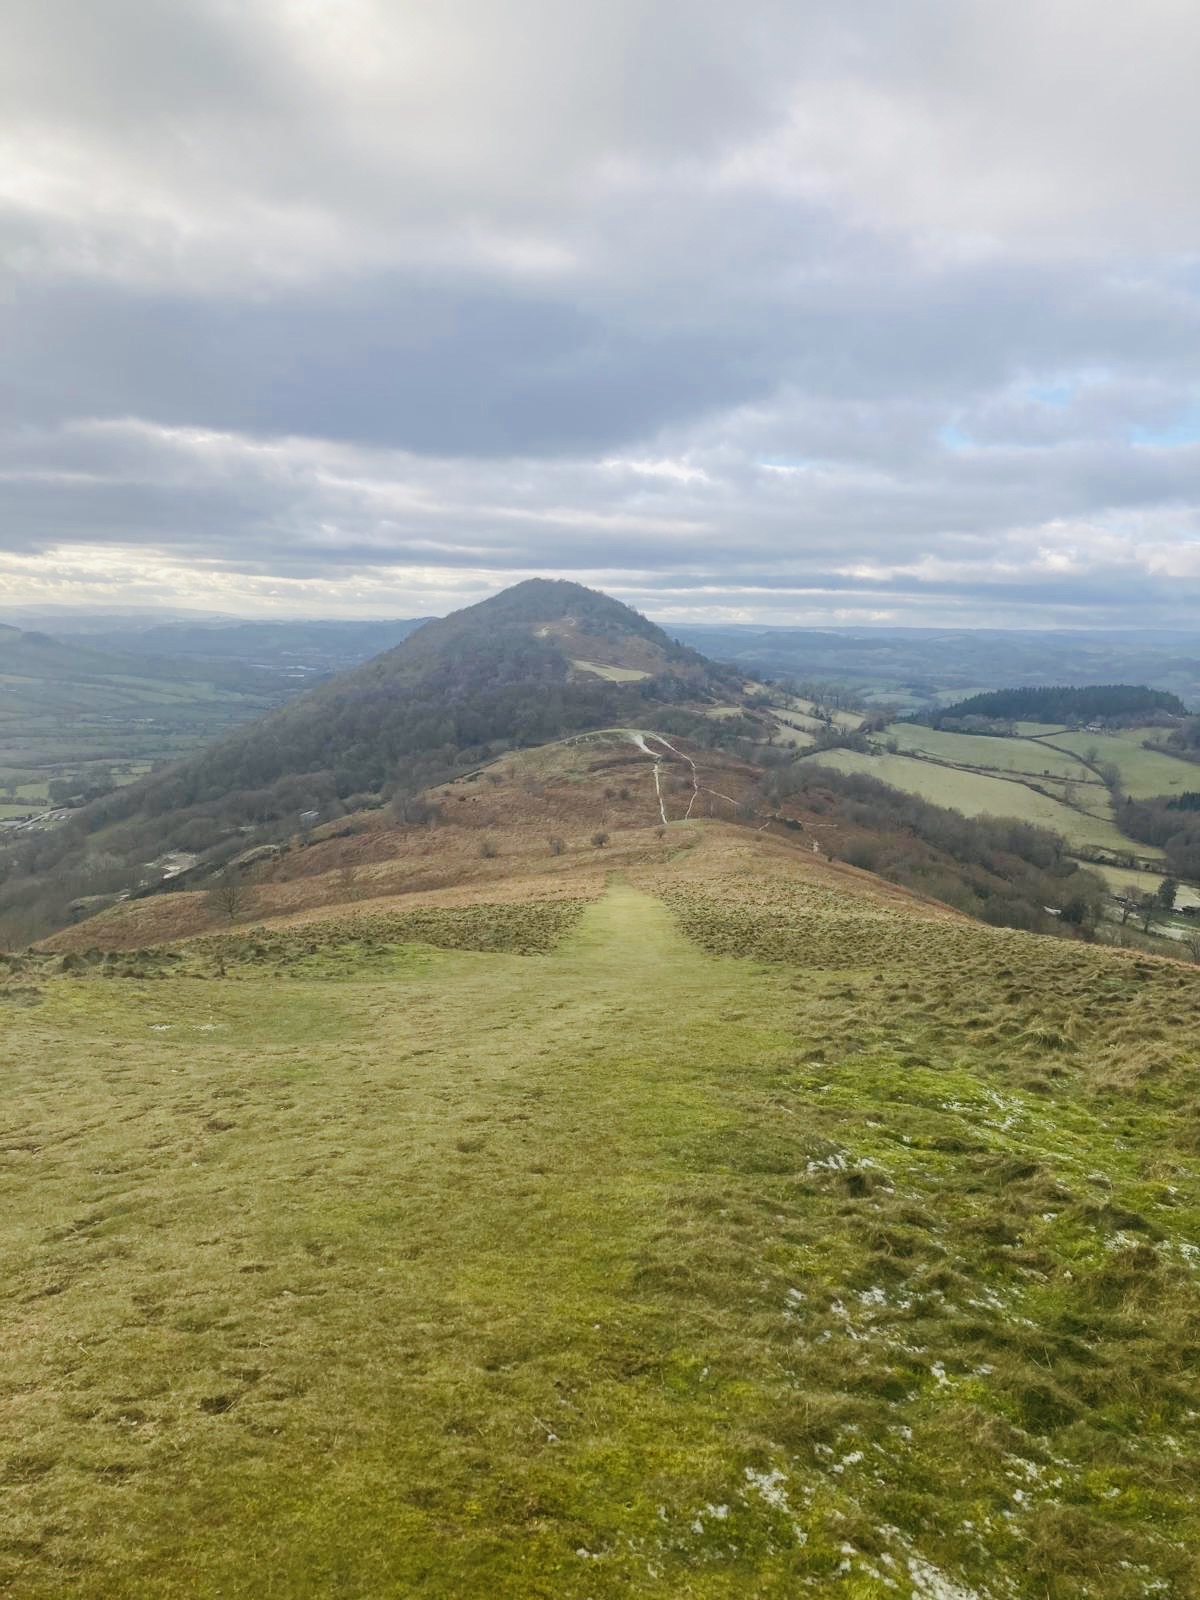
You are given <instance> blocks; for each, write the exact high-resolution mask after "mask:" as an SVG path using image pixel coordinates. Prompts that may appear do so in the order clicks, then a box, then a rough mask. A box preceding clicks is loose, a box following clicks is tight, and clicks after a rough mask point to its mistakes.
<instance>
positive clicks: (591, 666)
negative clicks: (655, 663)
mask: <svg viewBox="0 0 1200 1600" xmlns="http://www.w3.org/2000/svg"><path fill="white" fill-rule="evenodd" d="M571 665H572V666H573V667H577V668H579V670H580V671H581V672H590V673H593V674H594V675H595V676H596V677H597V678H607V680H608V681H609V683H639V682H641V680H642V679H643V678H648V677H649V676H650V674H649V673H648V672H640V671H639V670H638V669H637V668H636V667H608V666H605V665H604V664H603V663H602V662H599V661H572V662H571Z"/></svg>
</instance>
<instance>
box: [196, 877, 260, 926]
mask: <svg viewBox="0 0 1200 1600" xmlns="http://www.w3.org/2000/svg"><path fill="white" fill-rule="evenodd" d="M207 901H208V909H209V910H210V911H211V912H213V913H214V915H216V916H219V917H224V918H225V919H226V920H227V921H228V922H236V921H237V919H238V918H239V917H240V916H241V915H242V914H243V913H244V912H246V911H248V910H249V909H250V906H251V903H252V901H253V886H252V885H251V884H250V883H248V882H247V880H246V879H245V878H244V877H243V876H242V874H241V873H240V872H239V871H238V870H237V868H236V867H226V868H225V870H224V871H223V872H222V873H221V875H220V877H218V878H217V879H216V880H215V881H214V883H213V884H212V885H211V887H210V888H209V891H208V895H207Z"/></svg>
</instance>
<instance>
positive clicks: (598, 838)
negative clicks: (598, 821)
mask: <svg viewBox="0 0 1200 1600" xmlns="http://www.w3.org/2000/svg"><path fill="white" fill-rule="evenodd" d="M592 843H593V844H594V845H595V847H596V849H597V850H603V849H604V846H605V845H606V844H607V843H608V834H607V833H605V831H604V829H603V828H598V829H597V830H596V832H595V833H594V834H593V835H592Z"/></svg>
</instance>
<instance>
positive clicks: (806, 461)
mask: <svg viewBox="0 0 1200 1600" xmlns="http://www.w3.org/2000/svg"><path fill="white" fill-rule="evenodd" d="M1197 60H1200V7H1198V6H1197V5H1196V4H1195V0H1141V3H1140V4H1138V5H1136V6H1134V5H1132V4H1130V3H1129V0H1123V3H1119V4H1118V3H1116V0H907V3H906V4H905V5H903V6H897V5H896V4H895V3H894V0H887V3H882V0H859V3H857V4H855V5H849V6H848V5H846V4H844V3H842V4H834V3H828V4H812V3H809V0H740V3H739V4H737V5H730V4H728V3H727V0H570V3H564V0H503V3H501V0H438V3H437V4H436V5H430V4H428V3H427V0H421V3H415V0H254V4H252V5H246V4H245V3H244V0H104V3H103V4H97V3H96V0H6V4H5V5H4V7H3V8H2V9H0V352H2V358H0V615H3V613H4V610H5V608H6V607H10V608H11V607H17V606H43V605H89V606H105V607H112V606H153V605H169V606H172V607H194V608H197V609H202V610H209V611H221V612H228V613H233V614H238V615H260V616H301V615H308V616H372V617H378V616H413V615H429V614H433V613H441V612H444V611H447V610H450V609H452V608H454V607H456V606H458V605H463V604H468V603H470V602H472V601H474V600H478V599H481V598H483V597H484V596H486V595H487V594H490V593H494V592H495V591H496V590H498V589H500V588H502V587H504V586H506V585H507V584H509V583H512V582H515V581H519V580H520V579H521V578H524V577H528V576H532V575H548V576H561V577H568V578H574V579H577V580H579V581H580V582H584V583H588V584H591V585H593V586H595V587H598V588H602V589H605V590H606V591H608V592H609V593H611V594H614V595H616V596H618V597H619V598H621V599H623V600H626V601H628V602H629V603H631V604H634V605H636V606H638V607H639V609H641V610H643V611H645V612H647V613H648V614H649V615H651V616H654V617H655V618H657V619H659V620H663V621H666V622H670V621H677V622H687V621H691V622H697V621H745V622H765V623H793V624H818V625H829V624H835V623H841V624H844V625H850V624H890V625H903V624H913V625H922V626H925V625H933V626H941V625H955V626H969V625H977V626H986V627H1135V626H1136V627H1157V626H1164V627H1165V626H1171V627H1185V628H1186V627H1190V626H1192V625H1194V623H1195V619H1196V618H1197V617H1198V616H1200V605H1198V602H1200V95H1198V94H1197V93H1196V89H1195V64H1196V62H1197Z"/></svg>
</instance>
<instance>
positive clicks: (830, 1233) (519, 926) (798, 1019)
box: [0, 743, 1200, 1600]
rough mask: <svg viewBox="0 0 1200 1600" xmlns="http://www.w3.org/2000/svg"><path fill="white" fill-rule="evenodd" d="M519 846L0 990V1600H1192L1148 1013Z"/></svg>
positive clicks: (967, 932)
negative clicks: (410, 884)
mask: <svg viewBox="0 0 1200 1600" xmlns="http://www.w3.org/2000/svg"><path fill="white" fill-rule="evenodd" d="M617 753H618V752H617V751H616V749H615V747H614V748H612V749H610V750H608V751H607V754H606V751H605V747H604V745H603V743H601V744H600V745H598V746H597V748H596V750H595V751H594V754H595V756H596V758H597V759H598V760H601V759H607V756H611V755H616V754H617ZM539 759H540V760H541V761H542V762H543V768H542V770H541V772H540V774H539V773H534V774H532V775H530V774H526V773H520V774H517V775H516V776H515V780H514V781H512V782H509V783H505V782H503V781H502V782H501V783H498V784H494V785H493V784H490V783H489V781H488V778H487V776H486V774H485V775H481V776H480V777H478V778H476V779H475V780H474V781H473V782H463V783H460V784H459V785H457V786H453V785H452V786H451V790H453V789H454V788H455V787H457V788H458V789H459V790H460V791H461V792H463V793H464V798H463V799H462V800H461V801H460V800H458V799H456V798H455V799H450V800H448V801H447V804H448V805H450V806H453V807H455V808H456V809H458V810H463V811H465V810H468V809H470V808H471V807H472V806H475V807H481V806H485V805H488V804H491V801H490V800H489V799H487V798H485V797H486V795H487V792H488V790H489V789H490V790H493V791H494V792H495V793H496V794H497V795H503V796H504V801H503V804H504V806H506V807H507V806H511V807H513V808H516V810H520V808H522V807H525V808H528V815H529V816H531V817H532V815H533V812H534V808H535V806H544V805H548V804H552V805H555V806H560V807H562V808H563V815H564V817H567V816H569V817H573V818H577V819H578V820H577V823H576V825H577V826H579V825H583V824H584V817H585V803H584V802H583V801H580V803H579V809H578V810H571V809H570V806H571V795H570V790H571V786H572V785H575V786H576V787H579V786H580V785H581V783H582V779H581V778H580V776H579V775H578V773H577V772H576V770H575V769H573V768H571V767H570V766H569V764H563V765H556V762H559V760H560V758H559V757H556V756H555V755H554V754H553V752H545V753H541V752H539ZM736 775H737V769H736V767H735V766H734V765H732V764H731V765H730V766H729V767H728V768H727V769H726V771H725V772H724V773H723V774H722V775H721V777H720V778H718V775H717V772H716V769H715V768H714V769H712V770H711V771H708V770H705V771H704V772H703V773H702V778H704V779H707V780H710V781H709V782H700V780H697V784H698V787H697V789H693V790H691V795H692V797H694V796H695V794H696V793H698V792H700V790H702V789H706V788H709V787H711V788H712V789H713V790H714V791H715V790H716V789H717V788H718V787H719V788H722V789H724V788H725V787H726V785H727V783H732V782H736ZM662 776H663V774H660V778H661V777H662ZM672 776H678V777H679V778H680V779H681V780H682V779H683V772H679V773H678V774H672ZM527 779H528V780H529V781H531V782H534V783H538V782H540V783H542V784H544V785H545V791H544V793H543V794H542V795H541V796H539V795H537V794H535V793H534V792H533V791H532V790H531V789H530V788H529V787H528V783H527ZM641 781H642V782H643V783H644V784H647V785H648V784H649V783H650V782H651V781H652V780H651V776H650V775H648V774H647V775H645V776H644V777H643V778H642V780H641ZM632 782H633V780H632V779H631V778H629V777H628V776H627V775H626V774H625V773H623V771H622V769H621V768H620V767H618V768H615V769H614V770H613V775H612V787H613V790H614V793H613V795H612V796H611V798H610V800H609V802H608V803H610V804H611V805H612V806H613V807H614V808H615V809H618V810H619V809H620V808H622V807H625V806H632V805H635V804H641V803H643V802H645V801H647V800H648V799H650V798H651V793H650V792H647V793H640V794H637V795H636V796H635V794H634V790H633V788H632ZM481 784H482V785H484V786H485V787H484V788H483V789H480V787H479V786H480V785H481ZM622 787H629V788H630V798H629V799H628V800H623V799H622V798H621V797H620V789H621V788H622ZM586 788H587V792H588V796H589V798H588V799H587V800H586V806H591V805H593V804H595V803H596V789H595V777H594V775H593V778H592V779H591V780H589V781H588V783H587V785H586ZM729 793H730V794H735V793H736V790H735V789H734V788H732V787H730V788H729ZM476 794H478V795H479V798H476V799H473V798H471V796H473V795H476ZM688 797H689V795H688V789H687V787H686V786H681V787H680V788H678V789H672V790H671V791H670V804H671V806H672V810H671V815H672V817H673V818H674V817H676V816H678V815H681V814H682V810H683V808H684V805H685V804H686V801H687V799H688ZM600 799H601V800H603V799H605V797H604V796H603V794H602V792H601V794H600ZM497 804H499V802H497ZM713 804H714V806H715V805H716V801H715V800H714V802H713ZM521 814H522V815H524V814H526V813H525V812H522V813H521ZM518 820H519V819H518V817H517V816H516V814H515V812H514V815H513V816H512V817H511V818H510V819H509V822H510V824H511V827H510V828H508V829H505V830H501V829H497V838H498V839H499V841H500V842H501V844H506V843H507V841H508V840H509V839H510V838H512V837H515V836H516V835H517V834H518V833H519V831H520V830H519V828H518V827H517V825H516V824H517V821H518ZM460 831H463V832H466V831H467V830H465V829H463V830H460ZM478 836H479V830H476V833H475V837H476V838H478ZM414 838H415V834H414ZM430 839H432V841H433V844H432V845H431V850H432V848H433V845H436V846H437V848H441V843H442V842H444V841H442V842H439V841H438V840H437V839H436V836H428V837H427V842H429V840H430ZM357 842H358V837H357V836H356V837H354V838H347V839H345V840H340V841H339V840H337V839H333V838H329V839H327V840H325V841H324V842H317V843H316V844H314V846H313V849H314V850H315V851H319V850H325V851H334V850H336V849H337V848H338V847H339V846H341V845H353V844H356V843H357ZM569 843H570V848H569V849H568V851H567V852H566V854H565V855H564V856H552V855H550V854H549V852H548V851H546V850H545V849H543V851H542V854H541V857H540V859H539V861H538V862H537V863H536V864H535V863H534V862H533V860H532V857H527V856H520V855H516V854H515V853H514V854H513V855H507V854H501V855H500V856H499V857H498V858H495V857H494V858H480V857H478V856H473V857H472V858H471V860H472V861H473V862H474V866H472V867H471V868H470V870H467V860H466V857H465V856H464V857H463V858H462V861H461V863H460V865H461V867H462V870H461V872H460V873H459V874H458V875H457V876H456V877H455V878H454V881H452V882H450V883H447V884H444V885H443V886H441V887H440V888H439V887H436V886H433V887H426V888H424V889H416V888H414V889H413V890H412V892H411V893H409V894H407V895H404V896H401V897H395V896H393V897H392V898H391V899H390V900H382V901H381V900H380V899H378V898H371V899H365V900H362V901H357V900H355V899H353V898H348V897H347V896H346V895H345V894H343V897H342V899H341V901H340V902H334V901H333V900H332V899H331V901H330V902H329V903H328V904H325V905H315V906H310V907H309V908H308V909H307V910H293V911H291V912H290V913H287V912H285V910H284V908H283V907H282V906H280V907H273V908H272V909H273V910H274V911H276V912H277V913H279V914H277V915H276V916H275V917H274V919H273V920H272V921H270V922H268V923H265V924H262V925H258V924H257V923H256V922H255V921H254V920H253V919H252V920H251V921H250V922H248V923H247V924H246V925H245V926H240V927H237V928H234V929H232V930H230V931H228V932H226V933H224V934H214V933H213V932H211V931H210V932H208V933H207V934H206V935H205V936H204V937H201V938H198V939H195V940H192V941H190V942H185V943H182V944H174V945H170V946H160V947H158V948H156V949H149V948H147V949H141V950H129V951H126V952H125V953H120V952H116V953H111V954H110V955H109V956H107V957H97V958H91V959H85V958H83V957H82V956H81V955H79V954H76V953H75V952H74V951H73V950H72V949H67V950H66V951H65V953H63V954H58V953H49V952H47V953H43V954H41V955H32V956H26V957H21V958H13V959H11V960H10V961H9V962H8V963H7V964H6V965H5V967H4V969H3V972H2V973H0V1013H2V1014H3V1019H4V1039H5V1045H6V1058H7V1066H6V1079H5V1083H6V1112H7V1115H6V1134H5V1140H4V1145H3V1150H2V1152H0V1185H2V1193H3V1202H4V1203H3V1207H2V1209H0V1236H2V1238H3V1251H4V1259H5V1263H6V1272H5V1278H4V1282H3V1284H2V1285H0V1295H2V1296H3V1299H4V1301H5V1309H6V1311H7V1317H6V1323H7V1325H8V1327H9V1329H10V1332H11V1338H10V1345H9V1350H8V1361H7V1366H8V1370H7V1373H6V1387H5V1391H4V1393H5V1405H6V1407H7V1411H8V1421H7V1426H6V1430H5V1442H4V1445H3V1447H2V1448H0V1482H2V1484H3V1488H4V1508H5V1534H4V1539H3V1542H2V1543H0V1589H2V1590H3V1592H4V1593H5V1594H6V1595H9V1596H11V1597H12V1600H44V1597H50V1596H54V1597H56V1600H57V1597H58V1596H60V1595H63V1594H68V1593H69V1594H71V1595H72V1596H74V1597H79V1600H125V1597H128V1600H133V1597H138V1600H140V1597H142V1596H144V1595H147V1594H153V1595H155V1596H157V1597H162V1600H185V1597H186V1600H215V1597H217V1596H222V1597H224V1600H237V1597H246V1600H251V1597H253V1600H258V1597H259V1596H262V1595H266V1594H270V1595H274V1596H278V1597H280V1600H292V1597H300V1596H308V1595H313V1594H337V1595H339V1596H342V1597H345V1600H387V1597H397V1600H399V1597H407V1596H410V1595H413V1594H421V1595H428V1596H430V1597H434V1600H436V1597H446V1600H451V1597H453V1600H461V1597H469V1596H476V1595H478V1596H484V1595H487V1596H494V1597H498V1600H503V1597H509V1596H511V1597H513V1600H527V1597H530V1596H546V1597H550V1596H553V1597H555V1600H572V1597H576V1600H585V1597H591V1600H608V1597H610V1596H612V1597H616V1596H623V1595H630V1594H637V1595H639V1596H640V1595H645V1596H649V1597H656V1596H661V1597H662V1600H676V1597H678V1596H680V1595H691V1596H695V1597H699V1600H708V1597H726V1600H729V1597H733V1596H738V1597H740V1596H745V1595H754V1596H756V1597H758V1596H763V1597H779V1600H783V1597H788V1600H791V1597H792V1596H795V1595H796V1594H803V1593H814V1594H821V1595H826V1594H829V1595H841V1594H844V1595H846V1596H847V1597H851V1596H853V1597H857V1600H868V1597H877V1600H882V1597H884V1596H900V1597H901V1600H909V1597H913V1600H948V1597H949V1600H1007V1597H1014V1600H1015V1597H1023V1596H1026V1595H1034V1594H1036V1595H1039V1596H1046V1597H1049V1600H1085V1597H1087V1600H1135V1597H1137V1600H1142V1597H1143V1596H1145V1595H1146V1594H1156V1595H1164V1596H1167V1597H1168V1600H1171V1597H1174V1600H1185V1597H1187V1596H1190V1595H1192V1594H1194V1593H1195V1592H1196V1589H1197V1583H1198V1580H1200V1570H1198V1568H1197V1564H1196V1551H1197V1550H1198V1549H1200V1521H1198V1513H1197V1502H1196V1497H1195V1493H1194V1485H1195V1480H1196V1473H1197V1467H1198V1465H1200V1459H1198V1458H1200V1434H1198V1433H1197V1420H1196V1419H1197V1413H1198V1411H1200V1384H1198V1382H1197V1378H1196V1374H1195V1368H1194V1360H1193V1355H1194V1349H1195V1346H1196V1342H1197V1338H1198V1337H1200V1283H1198V1280H1197V1274H1198V1271H1200V1253H1198V1250H1197V1244H1196V1241H1197V1238H1198V1237H1200V1233H1198V1230H1200V1177H1198V1175H1197V1165H1196V1151H1197V1138H1198V1137H1200V1131H1198V1128H1200V1125H1198V1124H1197V1093H1198V1087H1200V1086H1198V1084H1197V1079H1196V1064H1195V1059H1194V1049H1193V1048H1192V1041H1193V1040H1194V1037H1195V1031H1196V1028H1197V1026H1200V971H1197V970H1195V969H1192V968H1187V967H1184V966H1181V965H1178V964H1174V963H1171V962H1167V961H1160V960H1156V959H1153V958H1146V957H1141V956H1136V955H1134V954H1132V953H1129V952H1121V951H1108V950H1103V949H1098V948H1095V947H1089V946H1086V945H1083V944H1079V943H1072V942H1068V941H1062V940H1046V939H1039V938H1036V937H1033V936H1030V935H1025V934H1019V933H1015V932H1011V931H1008V930H1003V929H989V928H985V927H983V926H981V925H979V924H977V923H972V922H969V921H967V920H966V919H964V918H961V917H958V916H956V915H955V914H954V913H952V912H949V911H947V910H945V909H944V908H939V907H936V906H934V905H932V904H930V903H927V902H923V901H921V900H920V899H919V898H917V897H915V896H913V895H911V894H908V893H906V892H904V891H903V890H901V889H899V888H895V887H892V886H889V885H886V884H884V883H882V882H881V881H880V880H878V879H874V878H872V877H870V876H869V875H868V874H866V873H862V872H856V871H855V870H854V869H852V868H849V867H844V866H841V867H839V866H835V865H832V864H830V863H828V862H826V861H824V860H822V859H819V858H818V856H817V855H814V854H813V853H812V852H811V850H809V848H808V847H807V844H806V843H805V842H804V840H803V839H800V840H796V839H794V838H793V837H792V836H790V835H789V836H787V837H786V838H785V837H780V838H774V837H772V836H771V834H770V832H765V833H754V832H751V831H750V830H749V829H745V828H742V829H738V828H734V827H732V826H730V825H729V824H727V823H724V822H720V821H717V820H704V821H701V822H697V821H696V820H695V814H694V813H693V819H692V821H690V822H688V823H686V824H684V823H682V822H677V821H674V820H673V821H672V823H671V825H670V826H669V827H667V828H666V829H665V830H663V831H662V834H661V837H660V835H659V831H658V830H657V829H655V828H653V827H650V826H647V827H645V828H644V829H642V830H641V831H638V830H637V829H633V828H630V829H628V830H625V832H624V833H623V834H622V833H621V832H620V831H618V830H614V833H613V843H612V844H610V845H609V846H607V847H605V848H603V849H592V848H585V847H584V841H581V840H579V839H577V838H574V837H573V838H572V839H571V840H570V841H569ZM409 865H410V866H411V865H412V863H410V864H409ZM433 865H434V858H433V856H432V854H431V855H430V856H429V857H428V858H427V859H426V862H425V870H426V872H429V871H430V870H432V867H433ZM448 865H449V868H450V870H451V871H452V872H453V871H454V869H455V866H456V863H455V861H454V860H451V861H450V862H449V863H448ZM368 867H370V868H371V870H372V871H378V873H379V875H380V878H381V879H382V878H384V877H386V875H387V872H388V871H390V870H391V869H390V868H389V867H388V865H387V861H386V859H384V858H382V857H381V858H380V859H378V860H376V861H374V862H363V863H361V864H360V867H359V869H358V870H364V871H365V870H366V869H367V868H368ZM614 867H615V868H619V871H617V872H615V873H614V872H613V870H612V869H613V868H614ZM328 870H329V872H330V873H332V874H334V875H336V874H337V873H338V872H340V871H341V870H342V867H341V866H338V865H336V864H335V863H334V861H333V860H332V859H330V862H329V868H328ZM351 887H352V884H351ZM188 898H190V897H187V896H164V897H162V898H161V902H160V903H161V904H164V905H165V904H167V903H168V902H169V901H171V900H176V899H178V900H185V899H188ZM77 931H80V932H81V931H82V929H81V930H77Z"/></svg>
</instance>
